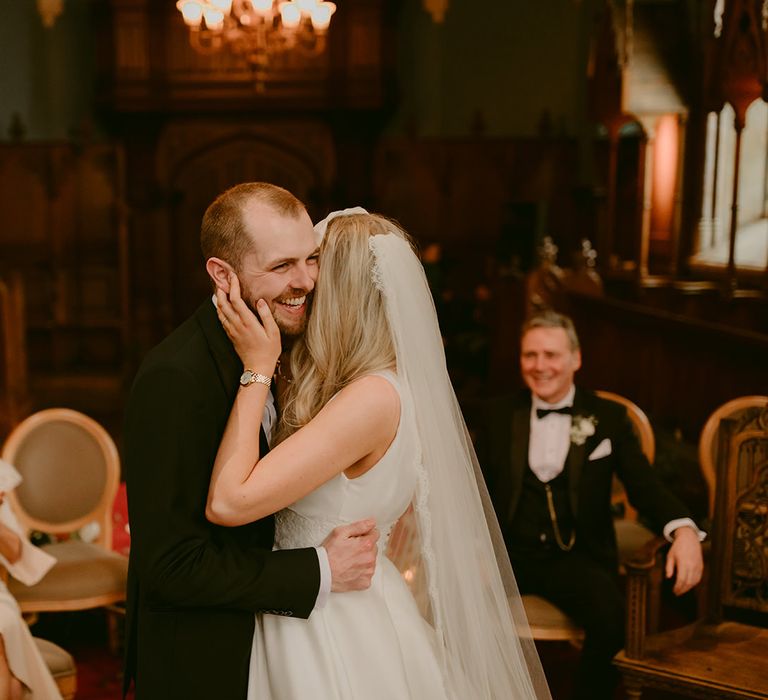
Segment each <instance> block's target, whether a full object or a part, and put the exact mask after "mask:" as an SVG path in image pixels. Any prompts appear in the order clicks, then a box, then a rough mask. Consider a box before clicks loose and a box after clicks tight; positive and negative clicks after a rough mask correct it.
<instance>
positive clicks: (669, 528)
mask: <svg viewBox="0 0 768 700" xmlns="http://www.w3.org/2000/svg"><path fill="white" fill-rule="evenodd" d="M679 527H690V528H692V529H693V531H694V532H695V533H696V534H697V535H698V537H699V542H703V541H704V538H706V536H707V533H706V532H704V530H699V528H698V527H696V523H695V522H693V520H691V519H690V518H676V519H675V520H670V521H669V522H668V523H667V524H666V525H665V526H664V538H665V539H666V540H667V541H668V542H672V540H673V539H674V538H673V537H672V533H673V532H674V531H675V530H677V528H679Z"/></svg>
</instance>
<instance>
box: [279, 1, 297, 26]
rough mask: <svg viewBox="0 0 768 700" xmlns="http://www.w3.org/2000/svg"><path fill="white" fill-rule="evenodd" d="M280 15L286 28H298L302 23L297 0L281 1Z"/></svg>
mask: <svg viewBox="0 0 768 700" xmlns="http://www.w3.org/2000/svg"><path fill="white" fill-rule="evenodd" d="M280 16H281V17H282V19H283V26H284V27H285V28H286V29H296V27H298V26H299V24H301V10H300V9H299V6H298V5H297V4H296V3H295V2H281V3H280Z"/></svg>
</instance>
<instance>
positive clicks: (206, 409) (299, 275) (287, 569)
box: [124, 183, 378, 700]
mask: <svg viewBox="0 0 768 700" xmlns="http://www.w3.org/2000/svg"><path fill="white" fill-rule="evenodd" d="M201 245H202V249H203V255H204V257H205V259H206V270H207V272H208V274H209V276H210V277H211V279H212V281H213V284H214V285H215V286H217V287H219V288H221V289H223V290H224V291H225V292H227V293H228V292H229V282H228V279H229V274H230V272H234V273H236V274H237V275H238V278H239V280H240V287H241V290H242V296H243V299H245V300H246V302H247V303H248V304H249V305H250V306H251V307H255V304H256V301H257V300H258V299H260V298H263V299H265V300H266V301H267V302H268V303H269V305H270V308H271V310H272V314H273V316H274V318H275V320H276V322H277V324H278V326H279V327H280V330H281V333H282V335H283V339H284V344H285V342H286V341H287V342H290V339H291V338H292V337H294V336H296V335H298V334H300V333H302V332H303V330H304V327H305V324H306V318H307V312H308V307H309V301H310V299H311V294H312V290H313V289H314V285H315V280H316V278H317V242H316V239H315V234H314V231H313V229H312V222H311V221H310V219H309V216H308V215H307V212H306V210H305V208H304V206H303V205H302V204H301V202H299V200H297V199H296V198H295V197H294V196H293V195H292V194H290V193H289V192H287V191H286V190H284V189H282V188H279V187H276V186H274V185H270V184H266V183H245V184H241V185H237V186H236V187H233V188H231V189H230V190H227V191H226V192H225V193H223V194H222V195H220V196H219V197H218V198H217V199H216V200H215V201H214V202H213V204H211V206H210V207H209V208H208V210H207V211H206V213H205V216H204V217H203V224H202V229H201ZM243 370H244V368H243V366H242V364H241V362H240V361H239V359H238V357H237V354H236V353H235V350H234V348H233V347H232V344H231V343H230V341H229V339H228V338H227V336H226V334H225V332H224V330H223V328H222V327H221V325H220V323H219V320H218V318H217V316H216V309H215V307H214V304H213V301H212V300H211V299H210V298H209V299H206V300H205V301H204V302H203V304H202V305H201V306H200V307H199V308H198V310H197V311H196V312H195V313H194V314H193V315H192V317H191V318H189V319H188V320H187V321H185V322H184V323H183V324H182V325H181V326H180V327H179V328H177V329H176V330H175V331H174V332H173V333H171V335H170V336H168V337H167V338H166V339H165V340H164V341H163V342H162V343H160V345H158V346H157V347H156V348H154V349H153V350H152V351H151V352H150V353H149V354H148V355H147V357H146V359H145V360H144V362H143V364H142V366H141V368H140V369H139V372H138V374H137V377H136V379H135V382H134V385H133V388H132V390H131V395H130V398H129V401H128V406H127V411H126V424H125V464H126V469H127V482H128V509H129V518H130V524H131V554H130V565H129V571H128V603H127V621H126V635H127V639H126V672H125V684H124V685H125V688H124V691H127V689H128V687H129V685H130V682H131V680H133V681H134V682H135V689H136V700H175V699H178V700H182V699H183V700H197V699H198V698H199V700H210V699H211V698H222V700H230V699H231V700H240V699H244V698H245V696H246V690H247V684H248V669H249V659H250V652H251V641H252V637H253V630H254V613H255V612H264V613H269V614H276V615H288V616H295V617H301V618H306V617H308V616H309V615H310V613H311V612H312V610H313V609H315V608H319V607H322V606H323V605H324V603H325V601H326V600H327V596H328V594H329V592H330V591H331V590H333V591H350V590H362V589H365V588H367V587H368V586H369V585H370V581H371V577H372V575H373V570H374V565H375V557H376V540H377V539H378V531H377V530H376V529H375V524H374V522H373V521H361V522H358V523H353V524H351V525H348V526H343V527H339V528H336V530H334V531H333V532H332V533H331V534H330V535H329V536H328V538H327V539H326V541H325V542H324V543H323V546H322V547H318V548H308V549H297V550H284V551H275V552H273V551H271V550H272V544H273V537H274V523H273V518H272V517H269V518H265V519H263V520H260V521H258V522H255V523H251V524H249V525H246V526H243V527H238V528H224V527H218V526H215V525H212V524H211V523H209V522H208V521H207V520H206V519H205V504H206V497H207V493H208V483H209V480H210V476H211V470H212V468H213V462H214V459H215V456H216V452H217V449H218V446H219V442H220V440H221V437H222V434H223V432H224V427H225V425H226V422H227V418H228V416H229V412H230V409H231V406H232V403H233V401H234V398H235V394H236V392H237V390H238V388H239V387H240V386H241V385H243V386H246V387H247V386H248V384H249V381H252V377H250V376H248V373H247V372H244V371H243ZM241 375H242V376H241ZM261 380H263V381H264V382H265V383H266V382H267V381H268V379H267V378H261ZM261 380H260V379H257V380H256V381H261ZM246 390H247V389H246ZM274 421H275V411H274V404H272V406H271V410H269V407H268V410H267V411H265V416H264V420H263V421H262V426H261V428H259V426H256V425H254V426H253V429H254V430H259V429H260V440H261V450H262V454H264V453H265V452H266V451H267V450H268V440H269V437H270V434H271V429H272V426H273V424H274Z"/></svg>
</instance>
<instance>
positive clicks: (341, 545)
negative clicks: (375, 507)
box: [323, 520, 379, 593]
mask: <svg viewBox="0 0 768 700" xmlns="http://www.w3.org/2000/svg"><path fill="white" fill-rule="evenodd" d="M378 541H379V531H378V530H377V529H376V521H375V520H359V521H358V522H356V523H352V524H351V525H340V526H339V527H337V528H336V529H335V530H334V531H333V532H332V533H331V534H330V535H328V537H326V539H325V542H323V547H325V550H326V552H328V563H329V564H330V566H331V590H332V591H333V592H335V593H344V592H346V591H362V590H365V589H366V588H368V587H369V586H370V585H371V579H372V578H373V574H374V572H375V571H376V555H377V554H378V551H379V547H378Z"/></svg>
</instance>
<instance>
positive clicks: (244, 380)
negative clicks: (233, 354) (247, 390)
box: [240, 369, 255, 386]
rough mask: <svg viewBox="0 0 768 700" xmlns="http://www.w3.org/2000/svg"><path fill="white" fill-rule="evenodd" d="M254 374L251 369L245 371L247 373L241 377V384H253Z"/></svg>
mask: <svg viewBox="0 0 768 700" xmlns="http://www.w3.org/2000/svg"><path fill="white" fill-rule="evenodd" d="M254 374H255V372H251V370H249V369H247V370H245V372H243V373H242V374H241V375H240V383H241V384H242V385H243V386H248V385H249V384H251V383H252V382H253V377H254Z"/></svg>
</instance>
